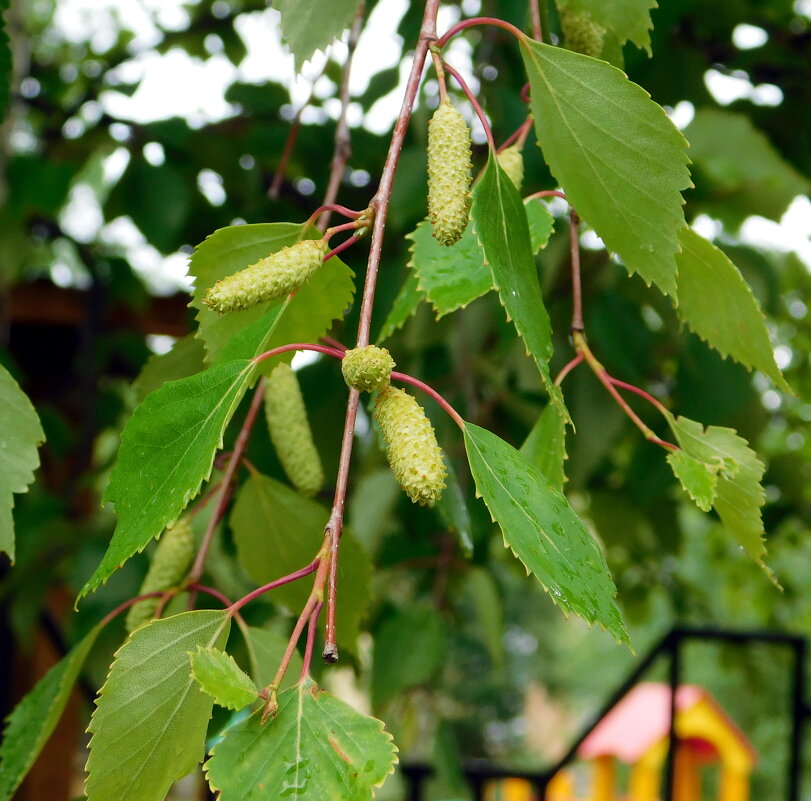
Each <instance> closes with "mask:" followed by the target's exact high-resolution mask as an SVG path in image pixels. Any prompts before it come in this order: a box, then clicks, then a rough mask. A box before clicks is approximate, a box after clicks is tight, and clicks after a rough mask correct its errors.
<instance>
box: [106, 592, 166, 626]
mask: <svg viewBox="0 0 811 801" xmlns="http://www.w3.org/2000/svg"><path fill="white" fill-rule="evenodd" d="M163 595H164V592H163V591H162V590H159V591H158V592H147V593H145V594H144V595H136V596H135V597H134V598H130V599H129V600H128V601H124V603H123V604H119V605H118V606H117V607H116V608H115V609H113V610H112V611H111V612H108V613H107V614H106V615H105V616H104V617H103V618H102V619H101V621H100V622H99V626H101V627H102V628H104V626H106V625H107V624H108V623H109V622H110V621H111V620H113V619H114V618H116V617H118V615H120V614H121V613H122V612H125V611H126V610H127V609H129V608H130V607H131V606H132V605H133V604H137V603H138V602H139V601H145V600H146V599H147V598H160V597H162V596H163Z"/></svg>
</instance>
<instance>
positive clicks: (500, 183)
mask: <svg viewBox="0 0 811 801" xmlns="http://www.w3.org/2000/svg"><path fill="white" fill-rule="evenodd" d="M470 215H471V219H472V222H473V225H474V229H475V233H476V236H477V237H478V239H479V242H480V244H481V246H482V249H483V250H484V256H485V259H486V260H487V263H488V265H489V267H490V271H491V273H492V276H493V284H494V286H495V288H496V290H497V291H498V295H499V298H500V299H501V304H502V305H503V306H504V309H505V310H506V312H507V317H508V318H509V319H511V320H512V321H513V324H514V325H515V328H516V330H517V331H518V333H519V335H520V336H521V338H522V339H523V340H524V344H525V346H526V348H527V353H528V354H529V355H530V356H532V358H533V359H534V360H535V364H536V365H537V367H538V371H539V372H540V374H541V378H542V379H543V383H544V386H545V387H546V391H547V392H548V393H549V397H550V398H551V399H552V401H553V403H556V404H557V405H558V406H560V408H561V409H562V410H563V413H564V414H565V415H566V417H567V419H568V412H566V410H565V406H564V405H563V396H562V395H561V394H560V389H559V388H558V387H556V386H555V385H554V384H553V383H552V378H551V376H550V375H549V359H551V358H552V326H551V324H550V322H549V315H548V314H547V312H546V306H544V302H543V296H542V295H541V285H540V283H539V282H538V271H537V269H536V268H535V259H534V257H533V255H532V244H531V242H530V237H529V224H528V222H527V214H526V210H525V209H524V204H523V202H522V201H521V197H520V196H519V194H518V190H517V189H516V188H515V184H513V182H512V181H511V180H510V179H509V178H508V177H507V174H506V173H505V172H504V170H502V169H501V167H500V166H499V164H498V160H497V159H496V158H494V157H493V154H492V153H491V154H490V158H489V159H488V161H487V167H486V169H485V171H484V174H483V175H482V177H481V180H480V181H479V183H478V184H477V185H476V187H475V189H474V190H473V208H472V209H471V212H470Z"/></svg>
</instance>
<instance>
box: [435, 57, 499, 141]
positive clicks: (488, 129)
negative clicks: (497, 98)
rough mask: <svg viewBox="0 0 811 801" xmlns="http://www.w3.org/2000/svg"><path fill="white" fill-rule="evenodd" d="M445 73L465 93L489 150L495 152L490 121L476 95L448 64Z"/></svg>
mask: <svg viewBox="0 0 811 801" xmlns="http://www.w3.org/2000/svg"><path fill="white" fill-rule="evenodd" d="M445 71H446V72H447V73H448V74H449V75H452V76H453V78H454V80H455V81H456V83H458V84H459V86H460V88H461V89H462V91H463V92H464V93H465V96H466V97H467V99H468V100H469V101H470V105H471V106H473V110H474V111H475V112H476V116H477V117H478V118H479V121H480V122H481V124H482V128H484V134H485V136H486V137H487V144H488V145H489V146H490V150H492V151H493V152H494V153H495V152H496V141H495V139H494V138H493V129H492V128H491V127H490V121H489V120H488V119H487V116H486V115H485V113H484V110H483V109H482V107H481V105H480V104H479V101H478V100H477V99H476V95H475V94H473V91H472V90H471V88H470V87H469V86H468V85H467V82H466V81H465V79H464V78H463V77H462V76H461V75H460V74H459V73H458V72H457V71H456V70H455V69H454V68H453V67H452V66H451V65H450V64H448V63H446V64H445Z"/></svg>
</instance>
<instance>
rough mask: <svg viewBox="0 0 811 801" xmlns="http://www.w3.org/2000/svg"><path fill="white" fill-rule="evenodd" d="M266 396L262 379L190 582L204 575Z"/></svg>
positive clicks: (224, 476) (192, 570)
mask: <svg viewBox="0 0 811 801" xmlns="http://www.w3.org/2000/svg"><path fill="white" fill-rule="evenodd" d="M264 395H265V384H264V379H262V380H260V382H259V386H257V388H256V391H255V392H254V393H253V399H252V400H251V405H250V408H249V409H248V413H247V414H246V415H245V421H244V422H243V423H242V428H241V429H240V431H239V434H237V439H236V442H235V443H234V450H233V451H232V452H231V458H230V460H229V461H228V466H227V467H226V468H225V474H224V475H223V477H222V489H221V490H220V495H219V498H218V499H217V505H216V507H215V508H214V512H213V514H212V515H211V519H210V520H209V521H208V526H206V530H205V533H204V534H203V541H202V542H201V544H200V550H199V551H198V552H197V556H196V558H195V560H194V564H193V565H192V569H191V570H190V571H189V581H190V582H192V583H194V582H196V581H197V580H198V579H199V578H200V576H202V575H203V568H204V567H205V563H206V557H207V556H208V550H209V548H210V547H211V540H212V539H213V538H214V533H215V532H216V530H217V526H218V525H219V523H220V521H221V520H222V519H223V517H224V516H225V510H226V509H227V508H228V502H229V500H230V499H231V482H232V481H233V480H234V475H235V474H236V471H237V468H238V467H239V464H240V462H241V461H242V454H243V453H245V448H247V446H248V440H249V439H250V437H251V431H252V430H253V426H254V423H255V422H256V418H257V415H258V414H259V408H260V407H261V405H262V398H263V397H264Z"/></svg>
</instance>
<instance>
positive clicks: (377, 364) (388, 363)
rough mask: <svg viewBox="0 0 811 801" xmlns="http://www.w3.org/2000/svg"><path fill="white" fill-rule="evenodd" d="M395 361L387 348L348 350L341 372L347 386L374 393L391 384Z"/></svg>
mask: <svg viewBox="0 0 811 801" xmlns="http://www.w3.org/2000/svg"><path fill="white" fill-rule="evenodd" d="M393 369H394V359H392V358H391V354H390V353H389V352H388V351H387V350H386V348H378V347H377V346H376V345H366V347H363V348H354V349H353V350H348V351H347V352H346V353H345V354H344V358H343V359H342V360H341V372H342V373H343V374H344V381H346V383H347V386H350V387H352V388H353V389H357V390H359V391H360V392H374V391H375V390H377V389H383V387H385V386H387V385H388V383H389V378H390V377H391V371H392V370H393Z"/></svg>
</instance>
